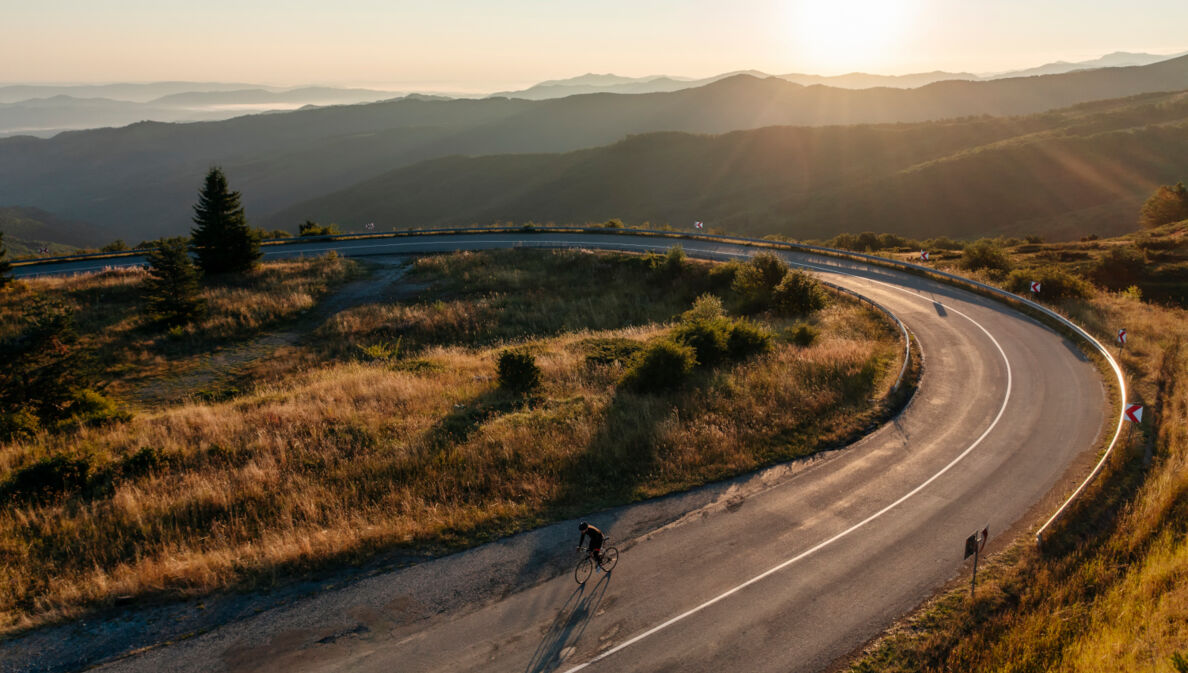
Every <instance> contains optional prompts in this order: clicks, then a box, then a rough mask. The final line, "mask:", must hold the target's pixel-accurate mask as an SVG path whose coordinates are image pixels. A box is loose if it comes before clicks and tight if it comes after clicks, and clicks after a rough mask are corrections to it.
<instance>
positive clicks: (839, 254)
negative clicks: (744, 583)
mask: <svg viewBox="0 0 1188 673" xmlns="http://www.w3.org/2000/svg"><path fill="white" fill-rule="evenodd" d="M512 232H517V233H544V234H558V233H575V234H599V235H625V236H647V237H658V238H673V239H687V240H706V241H717V242H721V243H733V244H741V245H747V246H752V247H754V246H759V247H767V248H774V249H782V250H791V251H797V252H808V253H814V254H818V255H821V256H824V257H831V258H835V259H836V258H841V259H849V260H852V261H860V262H865V263H870V264H875V265H878V266H883V267H887V268H892V269H896V270H899V271H904V272H908V273H912V274H915V275H919V276H925V277H931V278H935V279H939V280H942V281H944V282H947V283H949V284H950V285H956V286H964V287H965V288H967V289H972V290H974V291H976V292H978V293H980V294H983V295H988V296H991V297H993V298H995V299H998V300H1002V301H1006V302H1009V303H1013V304H1017V305H1021V306H1024V307H1026V308H1027V309H1028V310H1029V311H1031V312H1033V313H1038V314H1039V317H1041V319H1044V320H1046V321H1048V322H1054V323H1056V324H1057V325H1059V326H1061V327H1063V328H1065V329H1067V330H1069V331H1071V332H1072V333H1073V334H1075V335H1076V336H1078V337H1079V338H1081V339H1083V340H1084V341H1085V342H1086V343H1088V344H1089V345H1090V346H1091V347H1093V348H1094V349H1095V350H1096V351H1097V352H1098V353H1100V354H1101V355H1102V356H1103V357H1104V358H1105V360H1106V362H1107V363H1108V364H1109V366H1110V368H1111V369H1112V370H1113V372H1114V375H1115V376H1116V377H1117V379H1118V389H1119V395H1120V397H1121V408H1120V409H1119V412H1118V427H1117V429H1116V430H1115V432H1114V437H1113V439H1112V440H1111V441H1110V443H1109V445H1108V446H1107V447H1106V450H1105V453H1104V454H1103V455H1102V457H1101V459H1100V460H1099V461H1098V463H1097V465H1096V466H1095V467H1094V468H1093V471H1092V472H1091V473H1090V474H1089V476H1088V477H1086V478H1085V480H1084V481H1083V482H1082V483H1081V484H1080V486H1078V487H1077V489H1076V490H1075V491H1074V492H1073V493H1072V495H1070V496H1069V497H1068V499H1067V500H1065V501H1064V503H1063V504H1061V506H1060V508H1059V509H1057V510H1056V512H1055V513H1054V514H1053V515H1052V516H1051V517H1050V518H1049V519H1048V520H1047V521H1046V522H1045V523H1044V524H1043V525H1042V526H1040V528H1039V530H1038V531H1036V534H1035V537H1036V544H1040V543H1042V542H1043V535H1044V533H1045V532H1047V531H1048V530H1049V529H1050V528H1051V527H1052V525H1054V524H1055V523H1056V521H1058V520H1059V519H1060V517H1061V516H1063V515H1064V513H1065V512H1066V511H1067V510H1068V508H1069V507H1070V506H1071V505H1072V503H1073V502H1074V501H1075V500H1076V499H1077V498H1078V497H1079V496H1080V495H1081V493H1083V492H1084V491H1085V489H1086V488H1088V486H1089V484H1090V483H1092V482H1093V480H1094V479H1096V478H1097V476H1098V475H1099V474H1100V473H1101V471H1102V469H1104V467H1105V464H1106V462H1107V461H1108V460H1109V457H1110V455H1111V454H1112V453H1113V451H1114V449H1115V447H1116V446H1117V445H1118V440H1119V439H1120V437H1121V436H1122V428H1123V425H1124V423H1125V420H1124V416H1125V410H1126V402H1127V399H1126V378H1125V376H1124V374H1123V373H1122V368H1121V366H1119V365H1118V362H1117V361H1116V360H1115V359H1114V357H1113V356H1112V355H1111V354H1110V352H1109V351H1108V350H1107V349H1106V347H1105V346H1103V345H1102V344H1101V342H1099V341H1098V340H1097V339H1096V338H1094V337H1093V335H1091V334H1089V333H1088V332H1086V331H1085V330H1084V329H1082V328H1081V327H1080V326H1079V325H1077V324H1076V323H1074V322H1072V321H1071V320H1069V319H1068V318H1065V317H1064V316H1062V315H1060V314H1059V313H1057V312H1055V311H1053V310H1051V309H1049V308H1048V307H1046V306H1043V305H1042V304H1039V303H1037V302H1034V301H1031V300H1029V299H1026V298H1024V297H1020V296H1019V295H1017V294H1014V293H1012V292H1007V291H1006V290H1003V289H1001V288H997V287H994V286H993V285H987V284H985V283H981V282H979V281H976V280H973V279H970V278H965V277H963V276H958V275H956V274H952V273H947V272H945V271H940V270H938V269H933V268H931V267H927V266H921V265H919V264H911V263H909V262H904V261H900V260H895V259H889V258H886V257H880V256H877V255H868V254H865V253H861V252H853V251H848V250H836V249H833V248H825V247H822V246H816V245H808V244H805V243H794V242H790V241H776V240H770V239H763V238H747V237H742V236H725V235H721V234H703V233H698V232H688V231H675V230H657V229H630V228H625V227H624V228H620V227H587V226H575V227H566V226H548V227H538V226H518V227H517V226H512V227H443V228H438V229H417V230H413V229H407V230H403V231H387V232H378V233H367V234H363V233H359V234H338V235H332V236H304V237H294V238H285V239H273V240H270V241H264V242H263V245H266V246H279V245H293V244H297V243H315V242H325V241H350V240H369V239H377V238H398V237H406V236H433V235H443V234H501V233H512ZM146 252H148V250H144V249H141V250H128V251H121V252H119V253H90V254H81V255H67V256H60V257H50V258H43V259H33V260H20V261H14V262H12V265H13V266H14V267H18V266H30V265H34V264H45V263H56V262H68V261H83V260H89V259H118V258H120V257H131V256H137V255H143V254H144V253H146ZM871 303H872V305H873V302H871ZM879 308H880V309H882V310H884V311H886V309H883V308H882V307H879ZM888 313H890V312H888ZM892 317H893V318H894V320H895V321H896V323H897V324H899V325H900V328H901V330H903V332H904V334H905V335H906V334H907V330H906V328H905V327H904V326H903V324H902V322H900V321H899V319H898V318H897V317H895V316H894V315H893V314H892ZM905 343H907V344H908V349H909V355H910V340H909V339H907V338H905ZM907 362H908V359H907V357H905V358H904V365H903V367H902V368H901V370H900V375H899V378H898V379H897V380H896V386H898V385H899V383H900V381H901V380H902V378H903V375H904V373H905V372H906V368H907Z"/></svg>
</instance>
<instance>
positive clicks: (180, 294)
mask: <svg viewBox="0 0 1188 673" xmlns="http://www.w3.org/2000/svg"><path fill="white" fill-rule="evenodd" d="M148 262H149V277H148V278H147V279H145V281H144V286H143V287H144V298H145V303H146V305H147V311H146V314H147V316H148V318H149V319H150V320H153V321H155V322H159V323H162V324H165V325H171V326H172V325H184V324H186V323H188V322H190V321H191V320H193V319H195V318H197V317H199V316H201V315H202V314H204V313H205V312H206V302H205V301H204V300H203V299H202V298H201V297H200V296H198V291H199V287H198V269H196V268H195V267H194V263H193V262H192V261H190V255H189V253H188V252H187V251H186V241H185V239H184V238H173V239H168V240H165V241H162V242H161V245H160V246H159V247H158V248H156V249H154V250H153V251H152V252H150V253H149V254H148Z"/></svg>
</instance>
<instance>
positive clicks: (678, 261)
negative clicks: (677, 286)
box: [652, 245, 688, 280]
mask: <svg viewBox="0 0 1188 673" xmlns="http://www.w3.org/2000/svg"><path fill="white" fill-rule="evenodd" d="M687 262H688V257H687V256H686V255H685V249H684V248H682V247H681V246H679V245H674V246H672V247H671V248H669V249H668V252H666V253H665V254H664V256H662V257H659V256H658V257H655V258H653V259H652V263H653V268H655V269H656V270H657V271H659V272H660V273H661V274H663V275H664V276H665V277H666V278H668V279H670V280H675V279H676V278H679V277H680V275H681V273H683V272H684V271H685V266H686V264H687Z"/></svg>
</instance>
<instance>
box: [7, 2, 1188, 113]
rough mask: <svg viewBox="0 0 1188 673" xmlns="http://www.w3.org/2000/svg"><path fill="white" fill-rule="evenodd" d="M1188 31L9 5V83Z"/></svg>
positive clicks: (1015, 16) (819, 16) (1055, 11)
mask: <svg viewBox="0 0 1188 673" xmlns="http://www.w3.org/2000/svg"><path fill="white" fill-rule="evenodd" d="M1186 26H1188V1H1186V0H1130V1H1128V2H1115V1H1113V0H1108V1H1096V0H902V1H900V2H895V1H892V0H825V1H820V2H818V1H808V0H733V1H731V2H724V1H719V2H709V1H707V0H680V1H677V0H671V1H670V0H663V1H661V0H634V1H632V2H621V1H619V0H603V1H601V2H581V3H579V2H571V1H568V0H501V1H498V2H496V1H491V2H478V1H476V0H422V1H420V2H403V1H401V0H202V1H199V0H186V1H184V2H183V1H180V0H0V82H6V83H13V82H42V83H48V82H127V81H141V82H143V81H157V80H202V81H237V82H253V83H262V84H276V85H293V84H306V83H323V84H356V85H357V84H364V85H373V86H375V85H387V86H388V87H389V88H395V89H419V90H429V89H436V90H455V91H492V90H497V89H503V88H508V87H516V86H521V85H527V84H532V83H535V82H538V81H541V80H545V79H557V78H564V77H571V76H573V75H578V74H582V73H586V72H598V73H606V72H614V73H616V74H620V75H630V76H640V75H650V74H661V73H663V74H675V75H686V76H707V75H712V74H717V73H721V72H726V71H731V70H742V69H749V68H754V69H758V70H763V71H765V72H769V73H772V74H781V73H789V72H806V73H816V74H840V73H844V72H851V71H856V70H861V71H865V72H874V73H886V74H898V73H907V72H920V71H927V70H949V71H969V72H980V73H981V72H992V71H1002V70H1010V69H1016V68H1022V67H1030V66H1034V65H1040V64H1042V63H1045V62H1050V61H1055V60H1085V59H1089V58H1095V57H1097V56H1101V55H1103V54H1106V53H1108V52H1112V51H1145V52H1151V53H1160V54H1162V53H1175V52H1182V51H1186V50H1188V28H1186Z"/></svg>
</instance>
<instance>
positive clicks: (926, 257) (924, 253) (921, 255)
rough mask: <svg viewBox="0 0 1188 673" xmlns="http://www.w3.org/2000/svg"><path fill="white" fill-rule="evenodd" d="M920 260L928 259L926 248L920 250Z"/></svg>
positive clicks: (925, 260)
mask: <svg viewBox="0 0 1188 673" xmlns="http://www.w3.org/2000/svg"><path fill="white" fill-rule="evenodd" d="M920 261H922V262H927V261H928V251H927V250H921V251H920Z"/></svg>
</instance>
